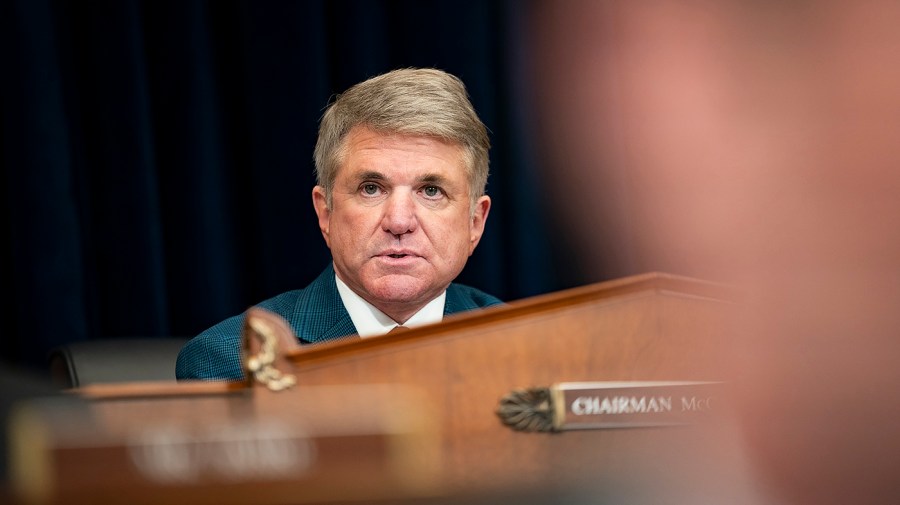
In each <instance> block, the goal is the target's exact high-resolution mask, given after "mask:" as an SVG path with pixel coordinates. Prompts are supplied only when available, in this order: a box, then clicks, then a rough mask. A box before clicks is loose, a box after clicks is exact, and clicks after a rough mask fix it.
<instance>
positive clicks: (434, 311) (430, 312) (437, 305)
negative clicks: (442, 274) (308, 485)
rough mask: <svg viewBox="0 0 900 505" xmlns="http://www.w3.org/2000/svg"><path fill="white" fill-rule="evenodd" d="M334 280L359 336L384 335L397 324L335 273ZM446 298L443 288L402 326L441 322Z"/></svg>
mask: <svg viewBox="0 0 900 505" xmlns="http://www.w3.org/2000/svg"><path fill="white" fill-rule="evenodd" d="M334 281H335V283H336V284H337V290H338V293H339V294H340V295H341V301H342V302H344V308H346V309H347V312H348V313H349V314H350V319H351V320H352V321H353V326H355V327H356V333H358V334H359V336H360V337H362V338H367V337H375V336H378V335H384V334H385V333H387V332H389V331H391V330H393V329H394V328H396V327H397V326H399V325H398V324H397V322H396V321H394V320H393V319H391V318H390V317H389V316H388V315H387V314H385V313H384V312H382V311H380V310H378V309H377V308H375V306H374V305H372V304H371V303H369V302H367V301H365V300H364V299H363V298H362V297H361V296H359V295H358V294H356V293H355V292H354V291H353V290H352V289H350V287H349V286H347V285H346V284H345V283H344V281H342V280H341V278H340V277H338V276H337V274H335V275H334ZM446 299H447V290H444V291H443V292H441V294H440V295H438V296H437V298H435V299H434V300H431V301H430V302H428V303H427V304H426V305H425V306H424V307H422V308H421V309H419V311H418V312H416V313H415V314H413V315H412V317H410V318H409V319H408V320H407V321H406V322H405V323H403V326H406V327H407V328H415V327H418V326H425V325H426V324H433V323H439V322H441V320H443V318H444V302H445V301H446Z"/></svg>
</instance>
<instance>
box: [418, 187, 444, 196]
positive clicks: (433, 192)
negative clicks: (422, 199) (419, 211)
mask: <svg viewBox="0 0 900 505" xmlns="http://www.w3.org/2000/svg"><path fill="white" fill-rule="evenodd" d="M422 193H423V194H424V195H425V196H426V197H428V198H440V197H441V196H442V195H443V194H444V192H443V191H442V190H441V188H439V187H437V186H425V187H424V188H422Z"/></svg>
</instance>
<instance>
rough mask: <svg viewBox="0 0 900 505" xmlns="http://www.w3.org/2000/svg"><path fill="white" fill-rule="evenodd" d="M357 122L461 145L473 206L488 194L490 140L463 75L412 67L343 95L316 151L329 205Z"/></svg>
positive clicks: (326, 119)
mask: <svg viewBox="0 0 900 505" xmlns="http://www.w3.org/2000/svg"><path fill="white" fill-rule="evenodd" d="M355 126H366V127H368V128H371V129H372V130H374V131H376V132H384V133H399V134H404V135H421V136H429V137H436V138H439V139H441V140H443V141H446V142H452V143H456V144H459V145H460V146H461V147H462V148H463V161H464V162H465V165H466V175H467V176H468V180H469V194H470V197H471V205H472V208H473V209H474V205H475V201H476V199H477V198H478V197H480V196H481V195H483V194H484V188H485V186H486V185H487V178H488V150H489V149H490V147H491V145H490V139H489V138H488V133H487V128H485V126H484V124H483V123H482V122H481V120H480V119H479V118H478V114H476V113H475V108H474V107H472V103H471V102H470V101H469V96H468V93H467V92H466V87H465V85H464V84H463V83H462V81H461V80H459V78H457V77H455V76H453V75H451V74H448V73H447V72H444V71H442V70H436V69H430V68H406V69H400V70H393V71H391V72H388V73H385V74H381V75H379V76H376V77H372V78H371V79H368V80H366V81H363V82H361V83H359V84H356V85H354V86H353V87H351V88H350V89H348V90H347V91H346V92H344V93H342V94H340V95H338V97H337V98H336V99H335V100H334V102H332V103H331V105H329V106H328V108H327V109H326V110H325V114H323V115H322V120H321V122H320V124H319V138H318V140H317V141H316V149H315V155H314V159H315V162H316V182H317V184H318V185H319V186H322V187H323V188H324V189H325V200H326V202H327V205H328V207H329V208H330V207H331V195H332V190H333V189H334V181H335V179H336V178H337V171H338V168H339V167H340V165H341V163H342V161H343V156H344V148H345V142H344V140H345V137H346V135H347V133H348V132H349V131H350V130H351V129H352V128H353V127H355Z"/></svg>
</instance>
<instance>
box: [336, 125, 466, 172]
mask: <svg viewBox="0 0 900 505" xmlns="http://www.w3.org/2000/svg"><path fill="white" fill-rule="evenodd" d="M341 158H342V159H341V162H340V163H339V169H338V174H337V175H338V177H341V176H350V177H353V176H354V175H355V174H358V173H360V172H371V171H376V172H382V173H385V175H389V174H395V175H402V174H409V175H422V174H423V173H434V174H436V175H441V176H443V177H448V178H465V177H466V163H465V151H464V149H463V147H462V146H461V145H459V144H456V143H453V142H447V141H445V140H442V139H439V138H436V137H431V136H425V135H407V134H400V133H381V132H376V131H374V130H372V129H370V128H367V127H361V126H357V127H354V128H353V129H352V130H350V132H349V133H348V134H347V136H346V138H345V140H344V147H343V156H341Z"/></svg>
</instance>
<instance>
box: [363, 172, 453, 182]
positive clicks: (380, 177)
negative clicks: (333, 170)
mask: <svg viewBox="0 0 900 505" xmlns="http://www.w3.org/2000/svg"><path fill="white" fill-rule="evenodd" d="M356 179H357V180H359V181H386V180H387V177H385V175H384V174H383V173H381V172H376V171H374V170H366V171H364V172H360V173H359V174H357V175H356ZM417 182H418V183H419V184H435V185H438V186H444V185H446V183H447V178H446V177H444V176H442V175H438V174H425V175H423V176H421V177H419V179H418V181H417Z"/></svg>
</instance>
